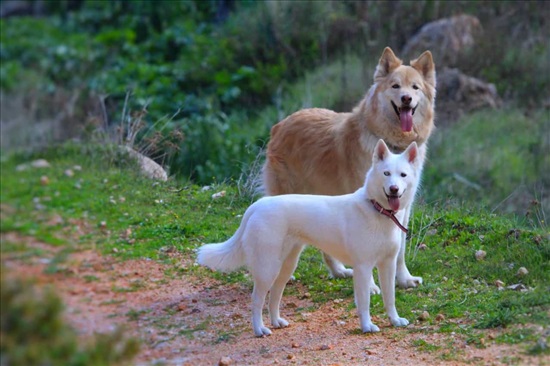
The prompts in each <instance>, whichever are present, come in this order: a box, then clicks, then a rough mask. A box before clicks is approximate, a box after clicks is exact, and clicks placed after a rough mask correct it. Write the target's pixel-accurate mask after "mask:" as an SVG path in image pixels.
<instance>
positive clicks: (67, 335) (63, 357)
mask: <svg viewBox="0 0 550 366" xmlns="http://www.w3.org/2000/svg"><path fill="white" fill-rule="evenodd" d="M6 275H7V273H6V271H5V270H4V268H3V267H2V285H1V286H0V291H1V299H0V300H1V304H2V321H1V324H2V328H1V334H2V337H1V341H0V342H1V346H0V349H1V353H2V356H1V360H2V361H1V362H2V364H3V365H48V364H50V365H60V364H63V365H74V366H77V365H113V364H127V363H129V361H130V360H131V359H132V358H133V357H134V356H135V355H136V354H137V351H138V349H139V345H138V343H137V341H136V340H134V339H125V338H124V336H123V332H122V330H121V329H118V330H117V331H115V332H114V333H112V334H100V335H96V336H95V339H94V342H93V343H91V344H89V345H86V346H79V345H78V343H77V334H76V332H75V330H73V329H72V328H70V327H69V326H68V325H67V324H66V323H65V321H64V320H63V317H62V310H63V305H62V303H61V300H60V299H59V297H58V296H57V295H56V294H55V293H54V291H53V289H51V288H46V289H40V290H39V289H38V287H37V286H36V285H34V284H33V283H32V282H31V281H28V280H21V279H18V278H11V279H8V278H6Z"/></svg>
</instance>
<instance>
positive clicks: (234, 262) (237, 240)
mask: <svg viewBox="0 0 550 366" xmlns="http://www.w3.org/2000/svg"><path fill="white" fill-rule="evenodd" d="M252 211H253V207H250V208H249V209H248V210H247V211H246V212H245V214H244V216H243V220H242V222H241V226H239V228H238V229H237V231H236V232H235V234H233V236H232V237H231V238H229V240H227V241H225V242H223V243H216V244H205V245H203V246H202V247H200V248H199V249H198V250H197V263H199V264H200V265H203V266H206V267H209V268H211V269H214V270H216V271H221V272H231V271H234V270H236V269H237V268H239V267H242V266H244V265H245V264H246V259H245V256H244V251H243V249H242V240H241V239H242V236H243V233H244V231H245V229H246V225H247V223H248V219H249V217H250V215H251V214H252Z"/></svg>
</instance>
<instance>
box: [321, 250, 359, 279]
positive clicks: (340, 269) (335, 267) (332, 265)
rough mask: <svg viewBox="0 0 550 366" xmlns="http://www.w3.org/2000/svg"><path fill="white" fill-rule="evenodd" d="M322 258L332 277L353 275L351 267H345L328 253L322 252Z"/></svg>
mask: <svg viewBox="0 0 550 366" xmlns="http://www.w3.org/2000/svg"><path fill="white" fill-rule="evenodd" d="M323 258H324V259H325V263H326V265H327V267H328V269H329V272H330V275H331V276H332V277H334V278H347V277H353V269H350V268H346V267H345V266H344V265H343V264H342V262H340V261H339V260H337V259H336V258H333V257H331V256H330V255H328V254H326V253H323Z"/></svg>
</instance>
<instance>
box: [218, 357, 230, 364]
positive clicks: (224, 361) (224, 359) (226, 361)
mask: <svg viewBox="0 0 550 366" xmlns="http://www.w3.org/2000/svg"><path fill="white" fill-rule="evenodd" d="M232 363H233V360H232V359H231V358H230V357H226V356H224V357H222V358H220V361H219V362H218V366H229V365H231V364H232Z"/></svg>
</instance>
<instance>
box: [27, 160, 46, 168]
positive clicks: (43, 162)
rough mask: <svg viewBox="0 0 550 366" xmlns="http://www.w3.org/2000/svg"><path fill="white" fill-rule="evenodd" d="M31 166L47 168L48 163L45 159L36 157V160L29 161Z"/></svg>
mask: <svg viewBox="0 0 550 366" xmlns="http://www.w3.org/2000/svg"><path fill="white" fill-rule="evenodd" d="M31 166H32V167H33V168H49V167H50V163H48V161H47V160H44V159H38V160H35V161H33V162H31Z"/></svg>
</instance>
